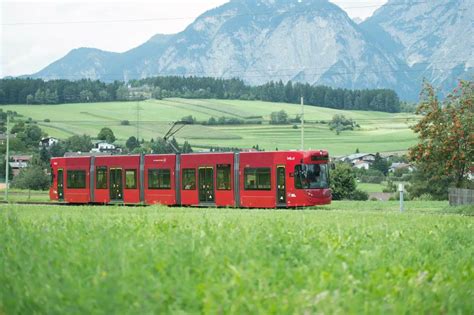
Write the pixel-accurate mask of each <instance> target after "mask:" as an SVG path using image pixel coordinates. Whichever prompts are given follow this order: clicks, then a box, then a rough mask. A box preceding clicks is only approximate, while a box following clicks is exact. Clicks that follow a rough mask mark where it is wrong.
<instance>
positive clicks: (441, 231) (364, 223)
mask: <svg viewBox="0 0 474 315" xmlns="http://www.w3.org/2000/svg"><path fill="white" fill-rule="evenodd" d="M446 207H447V203H446V202H428V203H427V202H408V203H407V205H406V209H407V211H406V212H405V213H402V214H401V213H398V212H397V211H396V210H397V208H398V205H397V203H396V202H387V203H382V202H334V203H333V204H332V205H330V206H325V207H320V208H316V209H308V210H304V211H275V210H235V209H192V208H165V207H158V206H157V207H147V208H127V207H51V206H18V205H17V206H15V205H9V206H5V205H3V206H0V226H1V229H0V284H1V285H0V314H18V313H21V314H35V313H41V314H77V313H81V314H115V313H121V314H151V313H155V314H156V313H170V314H188V313H206V314H219V313H231V314H257V313H259V314H272V313H273V314H276V313H278V314H281V313H285V314H306V313H308V314H313V313H321V314H322V313H325V314H347V313H352V314H361V313H374V314H387V313H392V314H404V313H414V314H439V313H450V314H472V313H473V312H474V265H473V260H472V259H473V257H474V247H473V244H474V234H473V233H472V231H473V228H474V221H473V220H472V217H465V216H460V215H453V214H445V213H444V210H445V209H446Z"/></svg>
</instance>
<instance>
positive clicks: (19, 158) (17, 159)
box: [9, 155, 33, 176]
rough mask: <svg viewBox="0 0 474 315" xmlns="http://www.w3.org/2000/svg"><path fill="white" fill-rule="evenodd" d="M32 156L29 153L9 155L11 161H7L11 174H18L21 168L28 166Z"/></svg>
mask: <svg viewBox="0 0 474 315" xmlns="http://www.w3.org/2000/svg"><path fill="white" fill-rule="evenodd" d="M32 158H33V156H31V155H13V156H12V157H11V159H12V160H13V161H12V162H10V163H9V164H10V168H11V169H12V173H13V176H16V175H18V174H19V173H20V171H21V170H22V169H23V168H26V167H28V164H29V163H30V161H31V159H32Z"/></svg>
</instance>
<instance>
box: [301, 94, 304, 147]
mask: <svg viewBox="0 0 474 315" xmlns="http://www.w3.org/2000/svg"><path fill="white" fill-rule="evenodd" d="M303 150H304V98H303V96H302V97H301V151H303Z"/></svg>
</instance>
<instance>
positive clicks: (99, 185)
mask: <svg viewBox="0 0 474 315" xmlns="http://www.w3.org/2000/svg"><path fill="white" fill-rule="evenodd" d="M95 172H96V175H95V176H96V177H95V188H96V189H107V167H106V166H98V167H97V168H96V169H95Z"/></svg>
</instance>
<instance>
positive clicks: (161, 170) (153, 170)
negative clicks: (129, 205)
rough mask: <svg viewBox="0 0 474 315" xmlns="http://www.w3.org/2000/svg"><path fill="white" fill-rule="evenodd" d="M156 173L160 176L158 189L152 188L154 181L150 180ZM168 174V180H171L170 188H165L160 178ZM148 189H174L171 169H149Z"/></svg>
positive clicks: (156, 188)
mask: <svg viewBox="0 0 474 315" xmlns="http://www.w3.org/2000/svg"><path fill="white" fill-rule="evenodd" d="M154 172H156V173H157V176H158V186H157V187H152V186H150V184H151V183H152V181H151V180H150V178H151V174H152V173H154ZM166 173H168V178H169V187H163V186H162V180H161V178H162V177H160V176H166V175H165V174H166ZM147 175H148V185H147V187H148V189H150V190H171V189H172V185H171V169H169V168H149V169H148V173H147Z"/></svg>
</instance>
